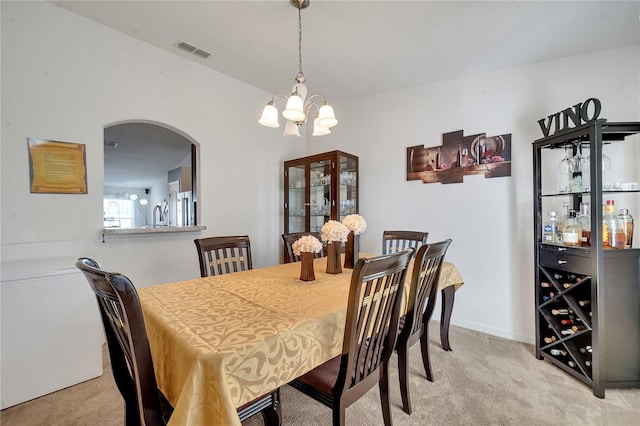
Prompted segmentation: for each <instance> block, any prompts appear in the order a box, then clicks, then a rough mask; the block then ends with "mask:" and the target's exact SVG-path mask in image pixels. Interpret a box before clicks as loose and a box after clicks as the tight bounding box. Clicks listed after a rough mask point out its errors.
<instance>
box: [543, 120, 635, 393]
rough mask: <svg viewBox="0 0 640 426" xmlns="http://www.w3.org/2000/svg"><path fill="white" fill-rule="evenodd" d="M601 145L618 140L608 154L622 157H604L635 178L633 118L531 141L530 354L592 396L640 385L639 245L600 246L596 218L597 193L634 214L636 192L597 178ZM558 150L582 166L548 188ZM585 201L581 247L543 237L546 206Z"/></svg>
mask: <svg viewBox="0 0 640 426" xmlns="http://www.w3.org/2000/svg"><path fill="white" fill-rule="evenodd" d="M609 144H625V146H620V147H619V148H618V149H617V151H616V152H618V153H620V152H622V153H623V155H622V156H620V155H619V156H618V157H614V158H611V161H612V162H616V161H617V162H618V164H619V165H620V167H621V169H622V170H619V171H618V172H621V173H622V172H627V173H628V174H629V175H630V176H629V178H630V179H632V180H633V179H637V177H638V176H637V174H638V169H639V167H638V165H639V164H640V158H639V156H640V123H636V122H633V123H607V122H606V120H594V121H592V122H589V123H586V124H583V125H581V126H578V127H576V128H573V129H567V130H564V131H561V132H559V133H556V134H554V135H552V136H548V137H545V138H542V139H539V140H537V141H535V142H534V143H533V160H534V168H533V169H534V172H533V174H534V176H533V177H534V203H533V204H534V233H535V304H536V306H535V311H536V314H535V315H536V317H535V322H536V327H535V328H536V349H535V354H536V357H537V358H538V359H544V360H547V361H548V362H551V363H552V364H554V365H556V366H557V367H559V368H560V369H562V370H563V371H565V372H566V373H568V374H570V375H572V376H573V377H575V378H577V379H579V380H581V381H583V382H584V383H586V384H587V385H589V386H590V387H591V388H592V391H593V394H594V395H595V396H597V397H600V398H604V396H605V389H606V388H622V387H640V244H639V243H640V242H639V241H638V240H637V239H636V240H635V241H634V243H633V246H632V248H627V249H618V248H605V247H604V245H603V234H604V232H603V220H602V219H603V211H602V206H603V201H604V198H607V199H608V198H614V197H618V199H619V200H620V201H621V202H622V203H624V206H628V207H631V209H632V210H633V211H634V212H636V211H638V206H640V191H639V190H638V189H637V187H636V186H633V185H628V186H625V187H624V188H625V189H624V190H623V189H622V186H619V185H617V186H614V187H612V186H609V185H606V184H604V183H603V171H604V170H603V156H604V155H603V147H604V146H605V145H609ZM554 150H555V152H554ZM563 151H564V152H568V153H569V154H570V156H573V157H580V155H581V154H580V152H581V151H584V153H585V155H584V157H583V158H580V160H581V161H582V164H583V166H582V168H581V169H580V170H579V171H578V172H575V171H574V173H573V174H572V175H571V178H573V180H574V182H575V181H576V177H578V181H577V182H578V183H580V184H583V186H582V187H580V186H577V187H576V186H573V187H572V186H568V187H566V186H564V185H562V184H559V185H557V186H556V185H554V183H555V182H554V179H556V178H557V176H556V174H557V173H558V172H557V169H556V167H555V164H553V161H555V160H552V159H553V158H556V157H557V156H554V155H553V154H557V153H558V152H563ZM566 157H567V156H566V155H565V158H566ZM549 164H551V166H550V165H549ZM605 164H606V163H605ZM634 164H635V167H634ZM634 174H635V175H634ZM603 187H604V188H606V190H605V189H603ZM556 188H558V189H556ZM585 202H586V203H589V206H590V217H591V220H590V231H591V234H590V244H589V245H584V246H578V247H570V246H565V245H562V243H561V242H560V243H549V242H548V241H547V242H545V241H544V239H543V226H544V218H545V217H547V213H548V212H549V211H550V210H555V207H556V206H557V205H558V204H560V203H569V206H570V208H571V209H572V210H576V211H579V210H580V205H581V204H582V203H585ZM616 214H617V212H616ZM638 216H640V215H637V216H636V217H638ZM636 235H637V232H636Z"/></svg>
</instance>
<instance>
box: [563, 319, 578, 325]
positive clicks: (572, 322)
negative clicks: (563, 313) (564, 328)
mask: <svg viewBox="0 0 640 426" xmlns="http://www.w3.org/2000/svg"><path fill="white" fill-rule="evenodd" d="M579 321H580V319H579V318H576V319H573V318H567V319H563V320H562V321H560V324H562V325H571V324H575V323H576V322H579Z"/></svg>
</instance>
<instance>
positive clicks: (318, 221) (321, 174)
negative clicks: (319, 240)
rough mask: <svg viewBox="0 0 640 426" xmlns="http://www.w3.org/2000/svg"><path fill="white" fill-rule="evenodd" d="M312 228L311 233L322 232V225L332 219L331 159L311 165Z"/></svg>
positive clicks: (310, 199)
mask: <svg viewBox="0 0 640 426" xmlns="http://www.w3.org/2000/svg"><path fill="white" fill-rule="evenodd" d="M310 180H311V186H310V192H309V206H310V207H309V209H310V214H309V218H310V225H309V226H310V228H309V230H310V231H311V232H320V230H321V229H322V225H324V224H325V222H327V221H328V220H329V219H330V217H331V206H332V205H335V201H334V200H332V199H331V193H332V191H331V159H326V160H320V161H314V162H311V164H310Z"/></svg>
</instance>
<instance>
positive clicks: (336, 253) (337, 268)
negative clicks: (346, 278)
mask: <svg viewBox="0 0 640 426" xmlns="http://www.w3.org/2000/svg"><path fill="white" fill-rule="evenodd" d="M341 245H342V243H341V242H340V241H329V242H327V274H341V273H342V265H341V264H342V262H341V261H340V251H341Z"/></svg>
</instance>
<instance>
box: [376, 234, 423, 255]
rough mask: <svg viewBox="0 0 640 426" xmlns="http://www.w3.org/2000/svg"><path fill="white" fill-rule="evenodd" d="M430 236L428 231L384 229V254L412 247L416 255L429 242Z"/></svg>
mask: <svg viewBox="0 0 640 426" xmlns="http://www.w3.org/2000/svg"><path fill="white" fill-rule="evenodd" d="M428 236H429V233H428V232H422V231H384V232H383V233H382V254H388V253H393V252H396V251H400V250H406V249H409V248H412V249H413V254H414V256H415V254H416V252H417V251H418V249H419V248H420V247H421V246H422V245H424V244H427V237H428Z"/></svg>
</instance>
